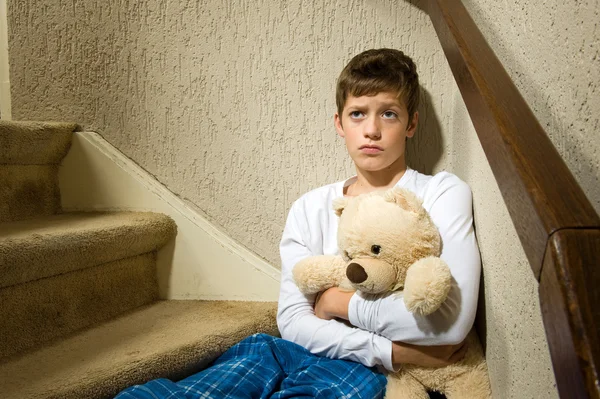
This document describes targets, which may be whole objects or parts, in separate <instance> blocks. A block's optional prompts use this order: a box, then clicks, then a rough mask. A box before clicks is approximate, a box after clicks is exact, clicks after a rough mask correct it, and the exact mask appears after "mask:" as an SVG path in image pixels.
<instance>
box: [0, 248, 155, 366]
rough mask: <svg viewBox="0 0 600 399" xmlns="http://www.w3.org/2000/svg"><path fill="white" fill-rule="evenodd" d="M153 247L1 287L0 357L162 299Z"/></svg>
mask: <svg viewBox="0 0 600 399" xmlns="http://www.w3.org/2000/svg"><path fill="white" fill-rule="evenodd" d="M155 269H156V256H155V253H153V252H152V253H145V254H142V255H138V256H134V257H131V258H126V259H119V260H117V261H114V262H110V263H105V264H103V265H99V266H95V267H91V268H87V269H81V270H78V271H75V272H71V273H66V274H60V275H58V276H53V277H49V278H43V279H40V280H35V281H32V282H30V283H29V284H18V285H14V286H12V287H6V288H4V289H1V290H0V303H1V304H2V306H0V331H2V332H3V333H2V339H1V340H0V359H1V358H3V357H6V356H11V355H13V354H15V353H19V352H22V351H24V350H26V349H29V348H33V347H35V346H38V345H39V344H40V343H44V342H48V341H50V340H52V339H55V338H57V337H62V336H65V335H67V334H69V333H72V332H74V331H77V330H79V329H81V328H84V327H88V326H91V325H94V324H96V323H98V322H101V321H105V320H108V319H110V318H111V317H113V316H117V315H119V314H121V313H123V312H125V311H128V310H131V309H135V308H137V307H140V306H142V305H146V304H149V303H151V302H153V301H155V300H157V299H158V288H157V283H156V270H155Z"/></svg>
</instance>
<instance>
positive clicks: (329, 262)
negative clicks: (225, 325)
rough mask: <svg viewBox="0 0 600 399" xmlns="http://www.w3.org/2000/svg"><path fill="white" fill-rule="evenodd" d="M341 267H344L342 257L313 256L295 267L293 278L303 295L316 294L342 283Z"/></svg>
mask: <svg viewBox="0 0 600 399" xmlns="http://www.w3.org/2000/svg"><path fill="white" fill-rule="evenodd" d="M338 258H339V259H338ZM340 266H344V263H343V261H342V260H341V258H340V257H334V256H327V255H319V256H311V257H308V258H306V259H303V260H301V261H300V262H298V263H297V264H296V266H294V268H293V269H292V276H293V277H294V281H295V282H296V285H297V286H298V288H299V289H300V291H301V292H302V293H303V294H316V293H318V292H321V291H325V290H326V289H328V288H331V287H335V286H337V285H338V284H339V283H340V280H341V278H342V275H341V271H340Z"/></svg>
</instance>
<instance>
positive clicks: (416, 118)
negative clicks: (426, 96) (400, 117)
mask: <svg viewBox="0 0 600 399" xmlns="http://www.w3.org/2000/svg"><path fill="white" fill-rule="evenodd" d="M418 124H419V111H415V114H414V115H413V118H412V121H410V124H409V125H408V128H406V137H412V136H414V135H415V132H416V131H417V125H418Z"/></svg>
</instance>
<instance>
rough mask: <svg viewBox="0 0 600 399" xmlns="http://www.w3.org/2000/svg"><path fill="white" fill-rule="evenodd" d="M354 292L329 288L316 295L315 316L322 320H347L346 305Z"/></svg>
mask: <svg viewBox="0 0 600 399" xmlns="http://www.w3.org/2000/svg"><path fill="white" fill-rule="evenodd" d="M352 295H354V292H352V291H342V290H340V289H339V288H338V287H331V288H329V289H327V290H325V291H323V292H321V293H319V294H318V295H317V299H316V300H315V315H316V316H317V317H318V318H320V319H323V320H331V319H335V318H338V319H343V320H348V304H349V303H350V298H352Z"/></svg>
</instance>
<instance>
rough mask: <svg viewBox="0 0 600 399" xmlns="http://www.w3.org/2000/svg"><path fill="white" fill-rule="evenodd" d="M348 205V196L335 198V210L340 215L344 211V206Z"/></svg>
mask: <svg viewBox="0 0 600 399" xmlns="http://www.w3.org/2000/svg"><path fill="white" fill-rule="evenodd" d="M347 205H348V198H346V197H339V198H336V199H334V200H333V210H334V211H335V214H336V215H338V216H342V212H344V208H346V206H347Z"/></svg>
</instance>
